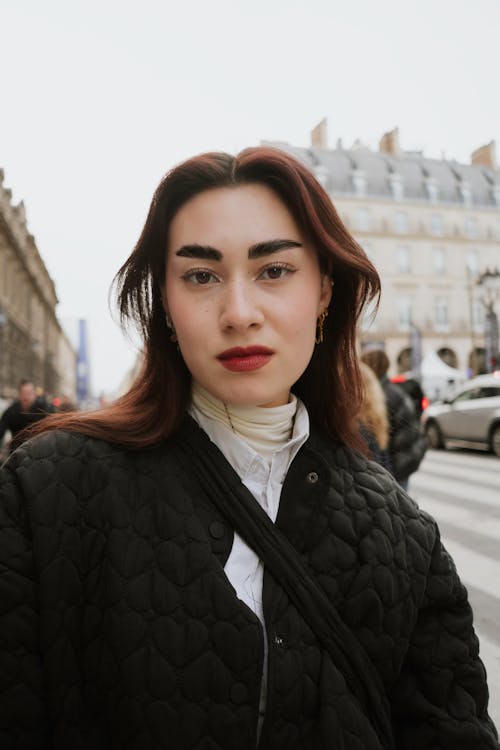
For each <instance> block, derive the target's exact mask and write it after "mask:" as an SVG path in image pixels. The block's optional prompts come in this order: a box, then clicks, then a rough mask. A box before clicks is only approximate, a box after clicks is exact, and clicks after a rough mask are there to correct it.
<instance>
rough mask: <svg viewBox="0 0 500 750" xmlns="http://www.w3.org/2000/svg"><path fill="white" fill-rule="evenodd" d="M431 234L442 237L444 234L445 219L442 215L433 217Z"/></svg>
mask: <svg viewBox="0 0 500 750" xmlns="http://www.w3.org/2000/svg"><path fill="white" fill-rule="evenodd" d="M431 234H435V235H439V236H441V235H442V234H443V217H442V216H441V214H432V216H431Z"/></svg>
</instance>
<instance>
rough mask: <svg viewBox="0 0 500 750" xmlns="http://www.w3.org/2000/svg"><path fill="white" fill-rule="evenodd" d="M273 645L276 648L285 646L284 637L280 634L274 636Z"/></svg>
mask: <svg viewBox="0 0 500 750" xmlns="http://www.w3.org/2000/svg"><path fill="white" fill-rule="evenodd" d="M274 645H275V646H277V647H278V648H285V639H284V638H282V637H281V635H275V636H274Z"/></svg>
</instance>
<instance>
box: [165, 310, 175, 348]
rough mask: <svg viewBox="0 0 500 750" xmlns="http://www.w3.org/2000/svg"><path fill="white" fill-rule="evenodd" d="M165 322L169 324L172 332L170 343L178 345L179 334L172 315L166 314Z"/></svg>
mask: <svg viewBox="0 0 500 750" xmlns="http://www.w3.org/2000/svg"><path fill="white" fill-rule="evenodd" d="M165 322H166V324H167V328H169V329H170V332H171V333H170V341H171V342H172V343H173V344H176V343H177V334H176V332H175V328H174V324H173V323H172V318H171V317H170V315H169V314H168V313H165Z"/></svg>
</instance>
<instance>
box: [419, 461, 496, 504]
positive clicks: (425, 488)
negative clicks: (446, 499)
mask: <svg viewBox="0 0 500 750" xmlns="http://www.w3.org/2000/svg"><path fill="white" fill-rule="evenodd" d="M434 490H438V491H440V492H442V493H444V494H446V495H448V496H450V497H455V498H456V499H457V500H460V499H464V500H469V501H471V502H476V501H478V502H483V503H485V502H486V503H491V504H492V505H496V506H500V487H499V488H496V487H490V486H489V485H483V484H482V483H481V481H480V478H479V477H477V478H476V477H474V476H470V478H469V483H468V482H465V481H463V480H462V481H461V480H460V479H453V478H452V477H451V476H437V475H436V474H434V473H433V474H432V475H431V474H430V473H427V472H425V469H424V471H422V472H417V473H416V474H412V476H411V478H410V495H415V494H416V493H420V494H425V495H428V496H429V497H432V494H433V491H434Z"/></svg>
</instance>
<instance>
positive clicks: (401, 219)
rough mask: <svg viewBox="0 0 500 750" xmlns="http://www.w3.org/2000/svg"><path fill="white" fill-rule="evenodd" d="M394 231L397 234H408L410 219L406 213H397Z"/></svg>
mask: <svg viewBox="0 0 500 750" xmlns="http://www.w3.org/2000/svg"><path fill="white" fill-rule="evenodd" d="M394 231H395V232H397V234H406V233H407V232H408V217H407V215H406V214H405V213H404V211H396V213H395V215H394Z"/></svg>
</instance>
